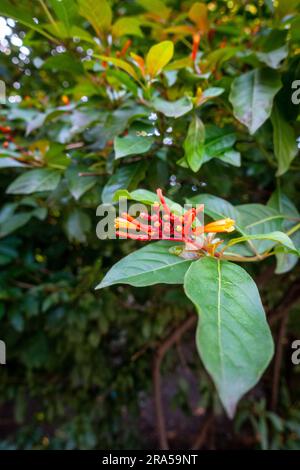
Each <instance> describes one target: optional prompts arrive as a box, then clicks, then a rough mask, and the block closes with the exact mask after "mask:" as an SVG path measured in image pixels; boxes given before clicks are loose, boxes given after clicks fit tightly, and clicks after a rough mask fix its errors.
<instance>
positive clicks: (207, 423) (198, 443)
mask: <svg viewBox="0 0 300 470" xmlns="http://www.w3.org/2000/svg"><path fill="white" fill-rule="evenodd" d="M213 421H214V415H213V414H212V413H210V414H208V415H207V416H206V418H205V419H204V423H203V425H202V428H201V431H200V433H199V434H198V436H197V437H196V439H195V441H194V444H193V445H192V449H191V450H198V449H201V447H203V444H204V442H205V440H206V437H207V433H208V431H209V429H210V427H211V425H212V423H213Z"/></svg>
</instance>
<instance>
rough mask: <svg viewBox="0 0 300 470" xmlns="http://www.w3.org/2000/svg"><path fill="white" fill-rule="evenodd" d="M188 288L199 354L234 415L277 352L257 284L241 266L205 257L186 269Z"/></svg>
mask: <svg viewBox="0 0 300 470" xmlns="http://www.w3.org/2000/svg"><path fill="white" fill-rule="evenodd" d="M184 289H185V293H186V295H187V296H188V297H189V298H190V299H191V301H192V302H193V303H194V304H195V306H196V308H197V311H198V313H199V323H198V328H197V334H196V341H197V347H198V350H199V354H200V357H201V359H202V361H203V363H204V365H205V367H206V369H207V371H208V372H209V374H210V375H211V376H212V378H213V380H214V382H215V384H216V387H217V389H218V393H219V395H220V398H221V401H222V403H223V405H224V407H225V409H226V411H227V413H228V415H229V416H230V417H233V415H234V413H235V409H236V405H237V403H238V401H239V400H240V398H241V397H242V396H243V395H244V394H245V393H246V392H247V391H248V390H250V389H251V388H252V387H253V386H254V385H255V384H256V383H257V382H258V380H259V379H260V377H261V375H262V374H263V372H264V370H265V369H266V367H267V365H268V364H269V362H270V360H271V357H272V355H273V341H272V336H271V333H270V330H269V327H268V324H267V322H266V318H265V313H264V310H263V306H262V303H261V300H260V296H259V293H258V290H257V287H256V285H255V283H254V282H253V280H252V279H251V277H250V276H249V274H247V272H246V271H244V269H242V268H241V267H240V266H237V265H235V264H232V263H229V262H222V261H217V260H215V259H213V258H203V259H200V260H199V261H196V262H194V263H193V264H192V265H191V267H190V268H189V270H188V271H187V273H186V275H185V279H184Z"/></svg>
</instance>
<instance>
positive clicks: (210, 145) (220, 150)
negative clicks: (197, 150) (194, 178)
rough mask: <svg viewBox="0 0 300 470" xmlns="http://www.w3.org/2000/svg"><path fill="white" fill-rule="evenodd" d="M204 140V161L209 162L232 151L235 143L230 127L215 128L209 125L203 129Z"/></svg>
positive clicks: (234, 136) (233, 133)
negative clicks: (204, 133)
mask: <svg viewBox="0 0 300 470" xmlns="http://www.w3.org/2000/svg"><path fill="white" fill-rule="evenodd" d="M205 132H206V138H205V145H204V159H205V161H209V160H211V159H212V158H215V157H221V156H222V155H224V154H225V152H226V151H228V150H232V147H233V145H234V144H235V141H236V135H235V132H234V131H233V130H232V128H231V127H228V126H226V127H223V128H220V127H217V126H213V125H209V126H207V127H206V128H205Z"/></svg>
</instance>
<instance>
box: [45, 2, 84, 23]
mask: <svg viewBox="0 0 300 470" xmlns="http://www.w3.org/2000/svg"><path fill="white" fill-rule="evenodd" d="M49 3H50V5H51V7H52V8H53V10H54V12H55V14H56V16H57V18H58V19H59V20H60V21H62V22H63V23H64V25H65V26H66V28H67V30H68V31H70V30H71V28H72V25H73V24H74V22H75V18H76V16H77V15H76V13H77V5H76V3H75V2H74V0H63V1H61V0H49Z"/></svg>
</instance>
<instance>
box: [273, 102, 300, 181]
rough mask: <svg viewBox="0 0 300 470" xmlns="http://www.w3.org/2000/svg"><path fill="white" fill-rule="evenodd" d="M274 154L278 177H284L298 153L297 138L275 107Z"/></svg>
mask: <svg viewBox="0 0 300 470" xmlns="http://www.w3.org/2000/svg"><path fill="white" fill-rule="evenodd" d="M271 120H272V125H273V143H274V153H275V157H276V159H277V162H278V170H277V173H276V175H277V176H281V175H283V174H284V173H285V172H286V171H287V170H288V169H289V167H290V164H291V162H292V160H293V159H294V158H295V156H296V155H297V152H298V148H297V143H296V136H295V133H294V130H293V128H292V127H291V126H290V124H289V123H288V122H287V121H286V119H285V118H284V117H283V116H282V114H281V113H280V111H279V109H278V107H277V106H274V108H273V112H272V116H271Z"/></svg>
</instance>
